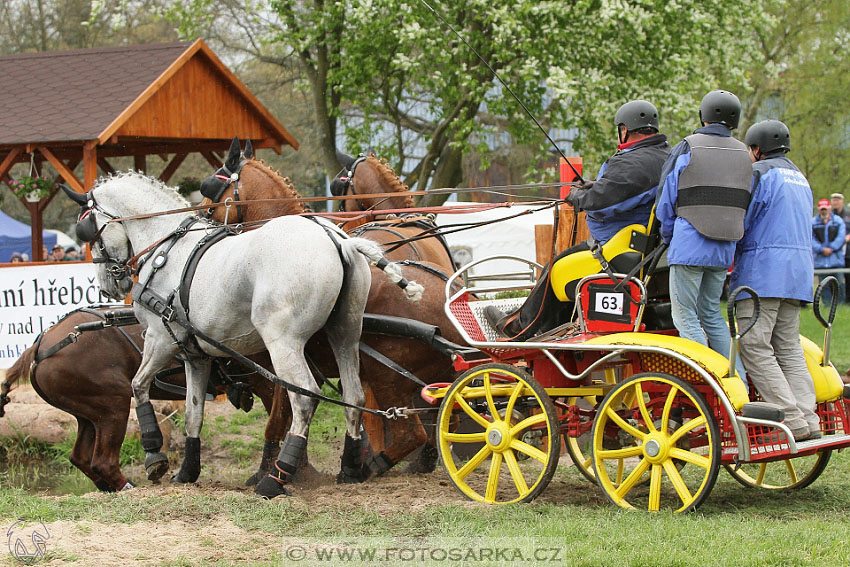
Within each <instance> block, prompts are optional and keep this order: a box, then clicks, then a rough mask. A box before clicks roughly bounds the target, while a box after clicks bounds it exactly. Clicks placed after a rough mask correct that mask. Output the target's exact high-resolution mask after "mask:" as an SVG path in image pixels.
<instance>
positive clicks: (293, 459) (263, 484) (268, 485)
mask: <svg viewBox="0 0 850 567" xmlns="http://www.w3.org/2000/svg"><path fill="white" fill-rule="evenodd" d="M306 450H307V439H306V438H305V437H299V436H297V435H291V434H288V435H287V436H286V439H284V440H283V446H282V447H281V448H280V454H279V455H278V460H277V461H275V464H274V470H273V471H272V472H270V473H269V474H268V475H266V476H265V477H263V478H262V479H261V480H260V482H259V483H257V486H256V487H255V488H254V492H255V493H257V494H259V495H260V496H262V497H263V498H266V499H269V500H270V499H272V498H274V497H275V496H280V495H282V494H289V492H288V491H287V490H286V486H285V485H286V484H288V483H289V479H290V477H291V476H292V475H293V473H295V471H296V470H298V463H299V462H301V457H302V455H303V454H304V452H305V451H306Z"/></svg>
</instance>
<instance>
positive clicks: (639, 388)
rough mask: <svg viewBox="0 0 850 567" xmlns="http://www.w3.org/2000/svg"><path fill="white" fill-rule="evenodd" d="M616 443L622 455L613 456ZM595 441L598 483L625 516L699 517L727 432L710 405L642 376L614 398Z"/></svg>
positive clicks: (665, 378) (600, 418)
mask: <svg viewBox="0 0 850 567" xmlns="http://www.w3.org/2000/svg"><path fill="white" fill-rule="evenodd" d="M629 400H633V401H632V402H631V403H629ZM624 408H625V409H624ZM612 438H614V439H618V440H619V444H620V446H621V448H608V443H607V442H606V440H607V439H612ZM592 441H593V446H592V447H593V455H592V460H593V467H594V472H595V473H596V478H597V482H598V483H599V485H600V486H601V487H602V490H603V491H604V492H605V495H606V496H607V497H608V499H609V500H611V501H612V502H613V503H615V504H617V505H618V506H621V507H623V508H643V509H647V510H650V511H658V510H662V509H667V510H673V511H675V512H684V511H690V510H694V509H696V508H697V507H698V506H699V505H700V504H701V503H702V502H703V501H704V500H705V498H706V497H707V496H708V494H709V493H710V492H711V489H712V488H713V487H714V482H715V481H716V480H717V472H718V470H719V469H720V432H719V429H718V426H717V421H716V420H715V419H714V416H713V415H712V413H711V411H710V409H709V407H708V404H706V402H705V400H704V399H703V398H702V396H701V395H700V393H699V392H697V391H696V389H695V388H694V387H693V386H692V385H690V384H689V383H687V382H685V381H684V380H681V379H680V378H676V377H675V376H670V375H667V374H655V373H650V374H636V375H634V376H632V377H631V378H629V379H627V380H625V381H624V382H622V383H621V384H618V385H617V386H616V387H614V389H612V390H611V391H610V392H608V395H607V396H605V399H604V400H602V403H601V404H600V406H599V411H598V412H597V415H596V419H595V420H594V423H593V431H592ZM647 480H648V482H645V481H647Z"/></svg>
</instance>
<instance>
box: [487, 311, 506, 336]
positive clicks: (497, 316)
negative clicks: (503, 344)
mask: <svg viewBox="0 0 850 567" xmlns="http://www.w3.org/2000/svg"><path fill="white" fill-rule="evenodd" d="M484 318H485V319H487V322H488V323H490V326H491V327H493V329H494V330H495V331H496V332H497V333H499V334H500V335H501V336H503V337H506V338H507V337H509V335H508V334H507V333H506V332H505V329H504V328H503V327H502V326H500V325H499V323H500V322H501V321H502V319H504V318H505V313H504V312H503V311H502V310H501V309H499V308H498V307H496V306H495V305H488V306H487V307H485V308H484Z"/></svg>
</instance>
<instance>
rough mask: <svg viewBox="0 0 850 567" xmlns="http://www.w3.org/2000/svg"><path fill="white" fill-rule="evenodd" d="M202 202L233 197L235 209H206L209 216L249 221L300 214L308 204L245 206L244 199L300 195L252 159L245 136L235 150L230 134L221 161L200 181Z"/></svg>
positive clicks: (289, 182) (226, 200)
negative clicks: (216, 168)
mask: <svg viewBox="0 0 850 567" xmlns="http://www.w3.org/2000/svg"><path fill="white" fill-rule="evenodd" d="M201 194H202V195H203V196H204V200H203V201H201V204H202V205H210V204H212V203H221V202H225V203H226V202H228V199H229V200H231V201H233V206H235V209H236V212H235V213H233V212H228V211H227V209H228V207H215V208H211V209H210V210H209V218H211V219H212V220H215V221H217V222H225V221H227V222H230V221H237V222H240V223H242V222H251V221H258V220H264V219H269V218H273V217H278V216H283V215H292V214H300V213H305V212H308V211H309V208H308V207H306V206H305V205H304V204H302V203H300V202H298V201H283V202H280V203H258V204H252V205H251V206H248V205H246V204H245V201H257V200H263V199H294V198H298V197H300V196H301V195H300V194H299V193H298V191H296V190H295V187H294V186H293V185H292V182H291V181H290V179H289V178H288V177H283V176H282V175H281V174H280V172H277V171H273V170H272V169H271V168H269V167H268V166H266V165H265V164H264V163H263V162H262V161H259V160H256V159H254V147H253V145H252V144H251V141H250V140H248V141H247V142H246V144H245V150H244V151H242V152H241V153H240V151H239V138H238V137H234V138H233V142H232V143H231V145H230V151H229V152H228V154H227V158H226V159H225V162H224V165H223V166H222V167H221V168H219V169H218V170H217V171H216V172H215V173H214V174H213V175H210V176H209V177H207V178H206V179H204V181H203V182H202V183H201Z"/></svg>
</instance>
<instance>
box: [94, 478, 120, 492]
mask: <svg viewBox="0 0 850 567" xmlns="http://www.w3.org/2000/svg"><path fill="white" fill-rule="evenodd" d="M94 485H95V486H96V487H97V489H98V490H100V491H101V492H115V489H114V488H112V485H110V484H109V483H108V482H106V481H105V480H103V479H102V478H99V479H97V482H95V483H94Z"/></svg>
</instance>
